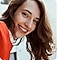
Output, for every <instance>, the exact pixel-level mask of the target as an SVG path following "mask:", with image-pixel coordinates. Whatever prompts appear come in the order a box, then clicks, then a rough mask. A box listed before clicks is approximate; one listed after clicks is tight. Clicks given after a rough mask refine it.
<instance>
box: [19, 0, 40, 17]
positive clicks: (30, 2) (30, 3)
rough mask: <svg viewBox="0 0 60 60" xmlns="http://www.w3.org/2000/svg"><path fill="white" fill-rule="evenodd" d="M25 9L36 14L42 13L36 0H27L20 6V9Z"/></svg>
mask: <svg viewBox="0 0 60 60" xmlns="http://www.w3.org/2000/svg"><path fill="white" fill-rule="evenodd" d="M23 9H25V10H29V11H30V12H31V13H33V14H34V15H38V16H39V15H40V9H39V7H38V4H37V3H36V2H35V1H34V0H27V1H25V2H24V3H23V4H22V5H21V6H20V7H19V8H18V10H19V11H22V10H23Z"/></svg>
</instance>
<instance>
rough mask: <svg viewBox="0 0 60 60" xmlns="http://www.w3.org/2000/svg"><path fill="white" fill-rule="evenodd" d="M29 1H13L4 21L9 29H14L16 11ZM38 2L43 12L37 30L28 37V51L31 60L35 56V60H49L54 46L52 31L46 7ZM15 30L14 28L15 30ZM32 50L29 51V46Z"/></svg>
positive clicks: (4, 16) (4, 15)
mask: <svg viewBox="0 0 60 60" xmlns="http://www.w3.org/2000/svg"><path fill="white" fill-rule="evenodd" d="M25 1H27V0H12V1H11V2H10V4H9V7H8V9H7V10H6V12H5V13H3V15H2V17H3V18H4V19H2V20H3V21H4V22H5V23H6V25H7V27H8V28H10V27H12V26H11V24H12V23H13V24H14V22H13V15H14V13H15V11H16V10H17V9H18V8H19V6H21V5H22V4H23V3H24V2H25ZM34 1H36V2H37V4H38V7H39V9H40V12H41V16H40V21H39V22H38V23H37V25H36V28H35V30H34V31H33V32H32V33H30V34H29V35H27V42H26V49H27V51H28V52H29V53H30V55H31V60H32V58H33V55H34V57H35V60H42V59H44V60H49V58H48V56H50V55H51V51H52V48H51V44H53V38H52V30H51V27H50V24H49V21H48V18H47V15H46V11H45V6H44V3H43V2H42V1H39V0H34ZM13 30H14V28H13ZM28 43H30V46H31V50H30V49H29V46H28V45H29V44H28ZM32 53H33V54H32Z"/></svg>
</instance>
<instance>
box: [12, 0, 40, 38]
mask: <svg viewBox="0 0 60 60" xmlns="http://www.w3.org/2000/svg"><path fill="white" fill-rule="evenodd" d="M39 18H40V10H39V8H38V5H37V3H36V2H35V1H29V0H28V1H26V2H24V3H23V4H22V5H21V6H20V7H19V8H18V9H17V11H16V12H15V13H14V23H15V29H14V30H15V34H14V35H13V36H14V38H22V37H23V36H25V35H28V34H29V33H31V32H32V31H34V29H35V28H36V24H37V22H38V21H39Z"/></svg>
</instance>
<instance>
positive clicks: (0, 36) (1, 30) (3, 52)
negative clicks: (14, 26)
mask: <svg viewBox="0 0 60 60" xmlns="http://www.w3.org/2000/svg"><path fill="white" fill-rule="evenodd" d="M11 48H12V44H11V42H10V37H9V32H8V28H7V26H6V24H5V23H4V22H2V21H0V58H1V59H2V60H9V57H10V51H11Z"/></svg>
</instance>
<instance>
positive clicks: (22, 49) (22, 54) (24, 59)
mask: <svg viewBox="0 0 60 60" xmlns="http://www.w3.org/2000/svg"><path fill="white" fill-rule="evenodd" d="M9 32H10V31H9ZM10 38H11V39H10V40H11V43H12V45H13V47H12V50H11V52H10V53H11V55H10V60H15V59H14V54H13V53H14V52H16V58H17V60H30V58H31V56H30V54H29V52H28V51H27V50H26V41H27V38H26V36H24V37H23V38H22V40H21V42H20V38H19V39H17V41H16V42H15V40H14V39H13V37H12V34H11V32H10ZM14 42H15V43H14ZM19 42H20V43H19ZM18 43H19V45H17V44H18ZM30 48H31V47H30ZM33 60H34V58H33Z"/></svg>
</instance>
